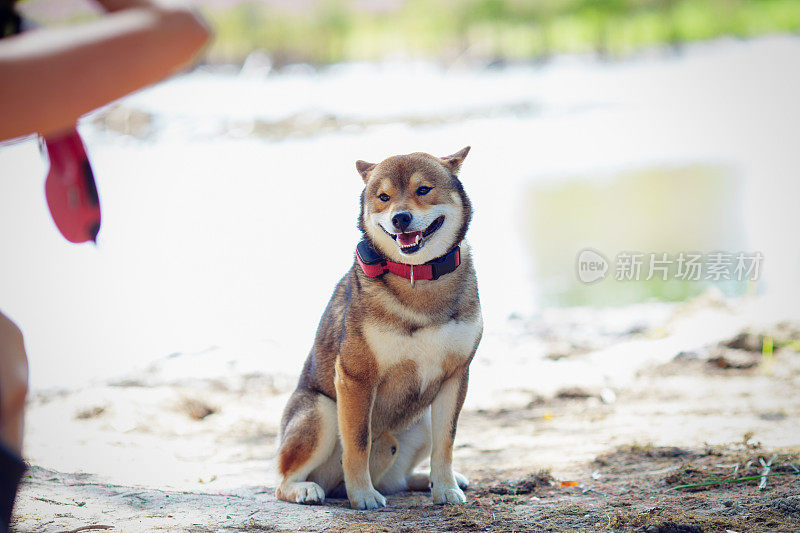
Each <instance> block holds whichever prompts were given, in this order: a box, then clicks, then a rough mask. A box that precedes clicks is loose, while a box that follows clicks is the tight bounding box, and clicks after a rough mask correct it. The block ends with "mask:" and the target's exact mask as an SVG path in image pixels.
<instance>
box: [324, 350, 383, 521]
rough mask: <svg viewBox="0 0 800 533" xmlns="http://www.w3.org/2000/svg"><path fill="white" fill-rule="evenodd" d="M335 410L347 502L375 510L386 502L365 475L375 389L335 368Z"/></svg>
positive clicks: (354, 505) (367, 465) (360, 507)
mask: <svg viewBox="0 0 800 533" xmlns="http://www.w3.org/2000/svg"><path fill="white" fill-rule="evenodd" d="M335 383H336V408H337V412H338V416H339V431H340V432H341V436H342V469H343V470H344V486H345V489H346V490H347V498H348V499H349V500H350V506H351V507H353V508H354V509H377V508H378V507H384V506H385V505H386V498H384V497H383V495H382V494H381V493H380V492H378V491H377V490H375V487H374V486H373V485H372V479H371V478H370V475H369V452H370V444H371V442H372V430H371V427H370V426H371V424H370V420H371V418H372V402H373V401H374V397H375V387H374V385H373V384H372V383H371V382H368V381H367V380H361V379H358V377H355V376H351V375H348V374H347V373H346V372H345V371H344V370H343V369H342V365H341V363H340V362H338V361H337V364H336V379H335Z"/></svg>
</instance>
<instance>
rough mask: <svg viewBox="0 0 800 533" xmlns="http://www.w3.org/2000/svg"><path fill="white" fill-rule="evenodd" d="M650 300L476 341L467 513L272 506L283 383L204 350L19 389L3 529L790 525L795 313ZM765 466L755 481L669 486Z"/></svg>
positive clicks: (536, 322)
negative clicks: (22, 449)
mask: <svg viewBox="0 0 800 533" xmlns="http://www.w3.org/2000/svg"><path fill="white" fill-rule="evenodd" d="M650 311H653V309H652V308H645V307H641V308H637V309H629V310H627V311H626V312H625V313H624V319H621V320H620V319H618V317H617V318H614V319H613V320H612V319H610V318H609V317H611V315H612V312H611V311H602V310H601V311H597V312H588V311H586V310H573V311H563V312H560V313H556V314H553V315H548V316H542V317H537V318H534V319H527V320H523V319H519V318H511V319H509V324H508V326H507V328H506V329H505V330H503V331H501V332H497V333H490V334H489V336H488V337H487V339H486V340H487V341H488V342H486V343H485V346H484V347H483V348H482V351H481V352H479V358H482V359H483V361H482V362H480V360H476V363H475V364H474V368H473V374H474V375H475V379H473V380H472V383H471V386H470V393H469V394H470V397H471V400H468V403H467V405H466V408H465V412H464V413H463V415H462V418H461V421H460V425H459V429H458V435H457V438H456V450H455V464H456V468H457V469H458V470H459V471H461V472H462V473H464V474H466V475H467V476H468V477H469V478H470V480H471V486H470V488H469V489H468V490H467V492H466V494H467V498H468V502H467V504H465V505H462V506H454V507H443V506H434V505H432V504H431V501H430V496H429V494H427V493H402V494H396V495H392V496H389V498H388V502H389V503H388V507H387V508H385V509H381V510H378V511H371V512H362V511H354V510H350V509H349V508H348V506H347V503H346V501H344V500H329V501H327V502H326V503H325V505H322V506H301V505H296V504H289V503H284V502H279V501H277V500H276V499H275V497H274V488H275V486H276V483H277V476H276V474H275V472H274V463H273V461H274V456H275V447H276V439H277V426H278V420H279V417H280V411H281V409H282V407H283V403H284V402H285V400H286V398H287V395H288V394H289V392H290V391H291V389H292V388H293V379H294V376H292V375H281V374H276V373H269V372H263V373H249V374H246V375H238V376H237V375H234V374H235V373H230V374H220V375H219V376H218V377H217V378H215V379H206V378H203V379H200V378H192V377H191V375H192V372H191V370H192V369H191V368H190V367H193V366H194V367H196V366H198V365H200V362H201V361H202V360H204V359H203V358H204V357H209V358H212V359H213V357H214V354H213V353H211V354H206V355H202V356H196V357H188V358H186V361H184V362H183V363H181V359H182V358H181V357H173V358H172V359H171V360H165V361H164V363H163V364H162V365H156V366H155V367H153V368H150V369H148V370H147V371H146V372H142V373H140V374H138V375H132V376H127V377H125V378H123V379H120V380H117V381H115V382H112V383H102V384H97V385H95V386H92V387H87V388H83V389H80V390H62V391H47V392H40V393H38V394H36V395H34V397H33V398H32V399H31V402H30V411H29V413H30V415H29V427H28V433H27V459H28V461H29V462H30V463H31V468H30V471H29V473H28V474H27V477H26V480H25V483H24V485H23V487H22V489H21V493H20V496H19V498H18V504H17V508H16V514H15V519H14V525H13V527H14V531H18V532H33V531H36V532H39V531H48V532H49V531H78V530H86V531H89V530H92V529H94V530H103V529H110V528H113V529H114V530H115V531H159V530H161V531H192V532H207V531H209V532H210V531H283V530H288V531H364V532H374V531H391V532H418V531H504V532H505V531H645V532H696V531H704V532H717V531H718V532H728V531H737V532H744V531H800V476H798V475H795V474H797V473H798V472H799V471H800V425H799V424H798V422H797V420H798V415H800V395H798V394H797V391H798V390H800V389H798V387H799V386H800V352H798V350H800V343H798V339H800V322H797V321H787V320H776V319H774V318H768V317H766V316H765V315H764V314H763V313H761V312H760V311H758V309H757V308H748V307H747V306H746V305H743V304H731V303H726V302H720V301H718V300H716V299H712V300H711V301H709V300H708V299H706V300H702V299H700V300H698V301H695V302H690V303H688V304H682V305H679V306H663V307H659V308H658V309H656V310H655V311H653V312H650ZM754 316H758V317H760V319H759V321H755V320H754V319H753V317H754ZM770 344H771V346H772V350H770V349H769V346H770ZM298 361H299V359H298ZM174 365H178V366H177V368H179V369H180V371H179V372H175V368H176V367H175V366H174ZM181 365H185V366H181ZM298 369H299V363H298ZM175 375H178V377H175ZM181 375H183V378H181ZM767 464H769V465H770V468H769V472H770V474H771V475H770V476H769V477H767V478H763V479H764V481H765V485H764V487H763V488H760V487H759V483H761V482H762V479H761V478H758V479H753V480H747V481H739V482H731V481H724V482H722V483H718V484H714V485H707V486H703V487H694V488H692V487H690V488H679V487H680V486H681V485H686V484H696V483H705V482H713V481H723V480H730V479H732V478H736V479H738V478H742V477H748V476H761V475H762V474H763V473H764V471H765V468H766V465H767ZM80 528H84V529H80Z"/></svg>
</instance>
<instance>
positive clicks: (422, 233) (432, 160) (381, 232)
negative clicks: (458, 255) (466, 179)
mask: <svg viewBox="0 0 800 533" xmlns="http://www.w3.org/2000/svg"><path fill="white" fill-rule="evenodd" d="M468 152H469V146H467V147H466V148H464V149H463V150H460V151H458V152H456V153H455V154H453V155H449V156H447V157H434V156H432V155H429V154H425V153H422V152H416V153H413V154H408V155H396V156H394V157H390V158H388V159H384V160H383V161H381V162H380V163H378V164H372V163H367V162H365V161H357V162H356V168H357V169H358V172H359V174H361V177H362V179H363V180H364V184H365V187H364V192H363V193H362V194H361V214H360V216H359V219H358V227H359V229H361V231H362V232H363V233H364V236H365V237H366V238H367V239H368V240H369V241H370V243H371V244H372V246H373V247H374V248H375V249H376V250H378V251H379V252H380V253H381V254H383V256H384V257H386V258H388V259H391V260H392V261H396V262H399V263H406V264H412V265H420V264H422V263H426V262H428V261H430V260H432V259H436V258H437V257H441V256H443V255H445V254H446V253H448V252H449V251H450V250H452V249H453V248H454V247H455V246H456V245H458V244H459V243H460V242H461V241H462V239H463V238H464V235H465V234H466V232H467V226H469V221H470V219H471V218H472V205H471V204H470V202H469V198H467V195H466V193H464V188H463V187H462V186H461V181H460V180H459V179H458V177H457V174H458V170H459V168H460V167H461V163H462V162H463V161H464V158H465V157H467V153H468Z"/></svg>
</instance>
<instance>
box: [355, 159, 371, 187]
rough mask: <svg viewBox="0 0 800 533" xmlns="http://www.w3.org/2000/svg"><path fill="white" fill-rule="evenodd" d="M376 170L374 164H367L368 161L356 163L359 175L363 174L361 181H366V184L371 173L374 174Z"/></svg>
mask: <svg viewBox="0 0 800 533" xmlns="http://www.w3.org/2000/svg"><path fill="white" fill-rule="evenodd" d="M373 168H375V164H374V163H367V162H366V161H362V160H360V159H359V160H358V161H356V169H357V170H358V173H359V174H361V179H362V180H364V183H366V182H367V180H368V179H369V173H370V172H372V169H373Z"/></svg>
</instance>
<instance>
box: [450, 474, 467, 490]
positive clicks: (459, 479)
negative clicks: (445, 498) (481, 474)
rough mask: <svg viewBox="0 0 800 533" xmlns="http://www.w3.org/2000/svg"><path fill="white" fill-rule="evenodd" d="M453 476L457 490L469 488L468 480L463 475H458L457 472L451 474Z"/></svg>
mask: <svg viewBox="0 0 800 533" xmlns="http://www.w3.org/2000/svg"><path fill="white" fill-rule="evenodd" d="M453 475H454V476H455V478H456V483H457V484H458V488H459V489H461V490H464V489H466V488H467V487H469V480H468V479H467V477H466V476H465V475H463V474H459V473H458V472H453Z"/></svg>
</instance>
